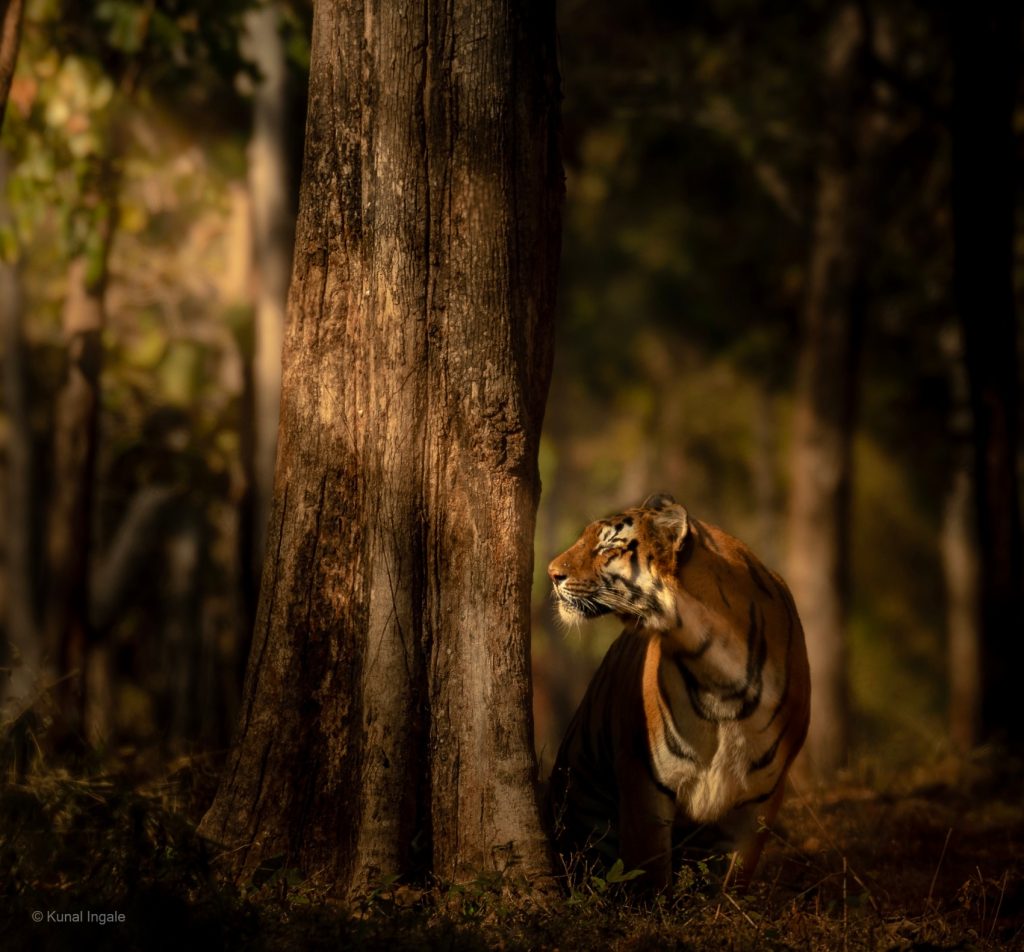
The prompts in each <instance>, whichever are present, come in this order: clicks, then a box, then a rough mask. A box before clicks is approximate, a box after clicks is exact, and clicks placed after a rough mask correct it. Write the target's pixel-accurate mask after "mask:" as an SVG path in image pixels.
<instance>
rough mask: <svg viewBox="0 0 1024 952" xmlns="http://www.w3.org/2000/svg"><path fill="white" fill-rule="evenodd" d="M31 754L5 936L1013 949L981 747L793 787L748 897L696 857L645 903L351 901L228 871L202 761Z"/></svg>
mask: <svg viewBox="0 0 1024 952" xmlns="http://www.w3.org/2000/svg"><path fill="white" fill-rule="evenodd" d="M33 760H34V766H33V768H32V769H31V770H29V771H20V772H19V770H18V768H17V765H13V764H12V765H9V766H8V768H7V775H6V779H5V783H4V784H3V787H2V792H0V903H2V908H0V948H3V949H15V950H21V949H50V948H53V949H64V948H68V949H70V948H75V949H78V948H87V949H108V948H109V949H146V950H151V949H171V948H173V949H175V950H185V952H190V950H191V949H196V950H197V952H198V949H199V948H226V949H234V948H239V949H255V950H260V949H267V950H276V949H282V950H283V949H300V950H301V949H320V948H324V949H326V948H332V949H387V950H390V952H398V950H405V949H416V950H419V949H447V950H472V949H509V950H518V949H523V950H527V949H530V950H532V949H563V950H564V949H621V950H637V952H639V950H648V949H650V950H665V949H695V950H701V949H716V950H717V949H827V950H842V949H899V950H904V949H907V950H909V949H920V950H926V949H980V950H988V949H1012V948H1024V807H1022V803H1024V783H1022V778H1024V772H1022V769H1021V765H1020V764H1019V763H1017V762H1016V761H1014V760H1012V759H1009V758H1005V757H996V756H994V755H993V754H991V753H989V754H988V755H979V756H978V757H976V758H974V759H972V760H971V761H952V760H950V761H947V762H942V763H936V764H933V765H931V766H928V767H919V768H917V769H915V770H914V771H912V772H910V773H903V774H901V775H900V776H899V777H895V778H894V777H884V776H882V775H881V774H880V772H879V771H878V770H877V769H876V770H874V771H872V770H871V769H869V768H868V767H864V768H862V769H861V770H859V771H857V772H856V775H852V774H851V775H850V776H848V777H847V778H846V779H845V780H844V782H843V783H841V784H839V785H836V786H834V787H832V788H830V789H827V790H823V791H815V792H813V793H811V792H801V791H799V790H797V791H793V792H791V795H790V797H789V799H788V802H787V805H786V806H785V808H784V809H783V812H782V815H781V817H780V820H779V823H778V824H777V828H776V829H774V830H773V831H772V842H771V845H770V847H769V849H768V850H767V851H766V853H765V856H764V859H763V861H762V866H761V869H760V873H759V878H758V881H757V882H756V883H755V884H754V885H753V886H752V887H751V888H750V890H749V891H748V892H747V893H745V894H731V893H726V894H721V893H718V892H715V891H713V890H710V889H708V888H707V887H706V886H703V885H702V884H701V883H700V882H699V880H700V878H701V877H700V875H699V871H692V872H687V873H686V874H685V875H683V876H681V877H680V881H679V883H678V886H677V889H676V890H675V892H674V894H673V895H672V896H665V897H662V898H661V899H659V900H657V901H654V902H650V901H648V902H643V901H640V900H639V899H637V898H636V897H635V896H634V894H633V893H632V892H631V891H630V890H631V887H630V886H629V885H628V884H622V883H617V882H612V881H610V880H613V879H618V878H620V877H619V876H615V875H612V876H610V877H609V876H607V875H606V876H603V877H599V876H591V877H590V878H588V879H586V880H584V881H583V882H582V883H581V884H580V885H578V886H577V887H576V888H575V890H574V891H573V892H572V894H571V895H566V896H554V897H551V896H549V897H546V898H542V899H540V900H537V899H530V898H525V897H523V896H522V895H519V894H516V892H515V891H514V890H513V889H512V888H510V886H509V884H508V882H507V881H506V880H505V879H504V878H503V877H501V876H493V877H485V878H482V879H480V880H477V881H474V882H469V883H462V884H458V885H449V886H435V887H434V888H431V889H413V888H411V887H408V886H403V885H401V884H398V883H382V884H380V885H379V886H378V887H377V888H376V889H374V890H372V891H370V892H369V893H368V894H367V895H365V896H364V897H362V898H361V899H360V900H359V901H357V902H354V903H351V904H349V905H342V904H339V903H336V902H332V901H330V900H329V899H327V898H326V897H324V896H322V895H320V894H319V893H318V891H317V890H316V889H315V888H314V887H313V886H312V885H310V884H309V883H306V882H304V881H303V878H302V875H301V874H300V873H299V872H298V871H297V870H289V869H283V868H281V869H266V870H262V871H260V873H259V874H258V875H257V876H256V877H255V878H254V881H252V882H250V883H248V884H246V885H245V886H244V887H237V886H234V885H232V884H229V883H227V882H224V881H222V880H221V879H220V878H219V877H218V875H217V872H216V869H217V864H216V856H215V854H214V853H213V852H212V850H211V848H210V846H209V844H206V843H204V842H203V841H202V840H201V839H200V838H199V837H198V836H197V835H196V833H195V823H196V822H197V820H198V817H199V816H200V815H201V812H202V809H203V807H204V805H205V803H206V802H208V800H209V797H210V794H211V793H212V785H213V782H214V776H213V771H212V769H211V767H210V766H209V765H208V764H207V763H205V762H204V761H203V760H201V759H197V758H192V759H182V760H179V761H178V762H175V763H171V764H169V765H164V764H156V763H154V764H149V765H147V764H145V763H143V762H142V761H141V760H140V759H139V758H138V757H136V756H132V755H129V754H127V753H126V752H122V754H121V755H120V756H118V757H108V758H106V759H105V760H104V761H103V762H96V763H94V764H92V765H91V766H90V765H84V766H82V767H80V768H79V769H78V770H76V771H75V772H74V773H72V772H69V771H68V770H66V769H62V768H60V767H58V766H55V765H53V764H47V763H46V761H45V760H43V759H42V758H41V757H40V756H38V755H37V756H36V757H34V759H33ZM627 872H628V871H627ZM76 916H77V917H78V918H79V919H81V920H82V921H76ZM100 917H108V918H107V919H106V920H105V921H104V920H102V919H101V918H100ZM40 918H41V919H42V921H41V922H37V921H34V920H38V919H40ZM90 919H91V920H92V921H89V920H90Z"/></svg>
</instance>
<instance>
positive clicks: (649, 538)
mask: <svg viewBox="0 0 1024 952" xmlns="http://www.w3.org/2000/svg"><path fill="white" fill-rule="evenodd" d="M690 537H691V533H690V520H689V517H688V516H687V514H686V510H685V509H684V508H683V507H682V506H680V505H679V504H678V503H677V502H676V501H675V500H674V499H673V498H672V497H671V496H669V495H667V494H664V493H658V494H655V495H653V496H649V497H648V498H647V499H646V500H644V502H643V503H642V504H641V505H640V506H639V507H638V508H636V509H627V510H626V511H625V512H622V513H619V514H618V515H615V516H609V517H608V518H607V519H599V520H598V521H597V522H592V523H591V524H590V525H589V526H587V528H586V529H584V530H583V535H582V536H580V538H579V540H578V541H577V542H576V543H575V544H574V545H573V546H572V547H571V548H569V549H567V550H566V551H565V552H563V553H562V554H561V555H559V556H556V557H555V558H554V559H552V561H551V564H550V565H549V566H548V576H549V577H550V578H551V584H552V586H553V587H554V592H553V594H554V598H555V601H556V602H557V604H558V611H559V614H560V615H561V617H562V619H563V620H564V621H566V622H570V623H571V622H575V621H579V620H581V619H586V618H597V617H598V616H599V615H607V614H609V613H613V614H615V615H617V616H618V617H619V618H620V619H621V620H622V621H623V622H625V623H627V624H630V625H635V626H637V627H642V628H651V629H656V630H661V631H667V630H669V629H671V628H672V627H674V626H676V625H678V624H679V616H678V614H677V608H676V591H677V585H678V582H677V576H678V567H679V563H680V560H681V559H682V557H683V556H684V553H685V550H686V548H687V543H688V541H689V539H690Z"/></svg>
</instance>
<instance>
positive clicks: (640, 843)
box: [619, 764, 676, 891]
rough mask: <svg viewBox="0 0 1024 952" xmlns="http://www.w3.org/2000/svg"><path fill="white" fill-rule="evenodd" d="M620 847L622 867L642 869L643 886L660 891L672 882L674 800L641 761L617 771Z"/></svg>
mask: <svg viewBox="0 0 1024 952" xmlns="http://www.w3.org/2000/svg"><path fill="white" fill-rule="evenodd" d="M619 780H620V782H619V847H620V850H621V852H622V862H623V865H624V867H625V869H626V870H627V871H628V870H631V869H642V870H644V872H645V875H644V876H642V877H641V878H639V879H638V880H637V884H638V885H639V886H642V887H643V888H644V889H651V890H656V891H661V890H663V889H665V888H667V887H668V886H669V885H670V884H671V882H672V822H673V819H674V817H675V812H676V805H675V801H674V800H673V799H672V797H670V796H669V795H668V794H667V793H665V792H664V791H662V790H660V789H659V788H658V787H657V786H655V784H654V783H653V781H652V780H651V779H650V771H649V768H648V767H647V766H646V765H644V764H632V765H630V766H624V768H623V769H620V771H619Z"/></svg>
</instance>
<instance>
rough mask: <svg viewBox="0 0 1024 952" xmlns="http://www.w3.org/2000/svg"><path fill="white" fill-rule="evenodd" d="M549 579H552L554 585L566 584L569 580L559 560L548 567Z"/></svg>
mask: <svg viewBox="0 0 1024 952" xmlns="http://www.w3.org/2000/svg"><path fill="white" fill-rule="evenodd" d="M548 578H550V579H551V584H552V585H557V584H558V583H559V582H564V581H565V580H566V578H567V576H566V574H565V571H564V566H562V565H560V564H559V562H558V559H555V560H554V561H552V563H551V564H550V565H549V566H548Z"/></svg>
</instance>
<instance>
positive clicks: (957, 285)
mask: <svg viewBox="0 0 1024 952" xmlns="http://www.w3.org/2000/svg"><path fill="white" fill-rule="evenodd" d="M952 10H953V17H952V29H953V59H954V79H953V128H952V132H953V190H952V192H953V194H952V197H953V238H954V264H953V271H954V282H953V283H954V297H955V302H956V307H957V311H958V313H959V316H960V323H961V327H962V329H963V341H964V354H965V358H966V365H967V377H968V382H969V388H970V402H971V413H972V416H973V424H974V427H973V429H974V443H975V452H974V495H975V507H976V519H977V543H978V552H979V558H980V573H979V583H980V587H979V592H978V595H979V600H980V612H981V617H980V626H981V677H982V708H981V736H982V737H983V738H984V739H992V738H994V737H998V736H1003V737H1005V738H1007V739H1010V740H1011V741H1014V742H1016V743H1020V742H1021V741H1022V740H1024V723H1022V720H1021V717H1020V711H1019V706H1020V688H1019V686H1018V677H1017V671H1018V670H1019V667H1020V665H1021V663H1022V662H1024V642H1022V640H1021V637H1020V632H1021V630H1022V629H1024V605H1022V599H1024V595H1022V589H1024V586H1022V563H1024V556H1022V540H1021V522H1020V500H1019V497H1018V488H1017V452H1018V440H1019V434H1018V419H1017V406H1018V404H1017V400H1018V368H1017V360H1018V351H1017V324H1016V314H1015V308H1014V287H1013V242H1014V193H1015V187H1016V149H1015V145H1014V134H1013V113H1014V106H1015V102H1016V95H1017V90H1018V87H1019V81H1020V80H1019V60H1020V28H1021V18H1020V11H1019V10H1017V9H1016V8H1015V7H1014V5H1012V4H1009V5H1006V6H1001V5H999V4H983V5H981V6H975V5H970V6H969V5H967V4H960V3H954V4H953V6H952Z"/></svg>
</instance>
